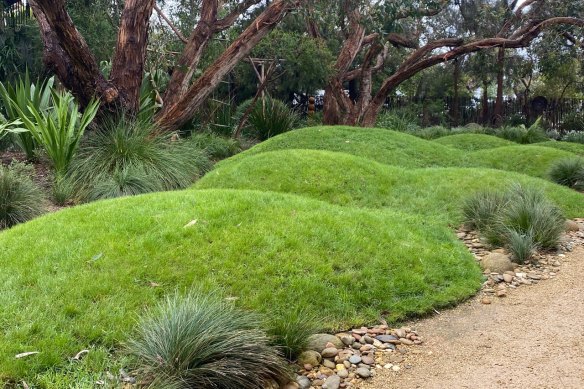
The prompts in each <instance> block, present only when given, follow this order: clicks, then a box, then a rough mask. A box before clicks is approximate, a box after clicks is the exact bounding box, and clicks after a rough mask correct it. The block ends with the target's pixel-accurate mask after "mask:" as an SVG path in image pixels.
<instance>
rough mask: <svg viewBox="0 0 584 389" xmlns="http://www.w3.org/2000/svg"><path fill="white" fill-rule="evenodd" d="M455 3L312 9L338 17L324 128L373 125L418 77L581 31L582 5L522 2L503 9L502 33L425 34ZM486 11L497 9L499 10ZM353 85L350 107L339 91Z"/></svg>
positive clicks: (346, 1)
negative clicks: (567, 29)
mask: <svg viewBox="0 0 584 389" xmlns="http://www.w3.org/2000/svg"><path fill="white" fill-rule="evenodd" d="M457 3H458V5H455V4H453V3H452V2H450V1H448V0H420V1H408V2H404V1H398V0H377V1H372V0H330V1H324V2H322V3H320V6H319V7H320V9H318V8H317V6H315V8H317V9H316V10H315V13H316V12H317V11H320V12H321V14H330V13H332V12H331V10H336V12H335V15H337V17H338V26H339V27H338V29H337V31H336V32H337V33H338V35H340V36H341V37H342V38H341V39H342V44H341V45H340V47H339V50H338V51H337V59H336V61H335V64H334V67H333V69H334V70H333V73H332V75H331V77H330V78H329V82H328V85H327V87H326V89H325V90H326V98H325V113H324V120H325V122H326V123H328V124H336V123H344V124H352V125H356V124H358V125H365V126H369V125H373V124H374V123H375V120H376V117H377V115H378V113H379V111H380V109H381V108H382V106H383V104H384V102H385V100H386V98H387V96H388V95H389V94H390V93H392V92H393V91H394V90H395V89H396V88H397V87H398V86H399V85H401V84H402V83H403V82H404V81H406V80H408V79H410V78H411V77H412V76H414V75H416V74H417V73H419V72H420V71H422V70H424V69H427V68H429V67H431V66H434V65H437V64H440V63H444V62H447V61H451V60H454V59H456V58H459V57H461V56H466V55H468V54H471V53H476V52H480V51H483V50H486V49H490V48H505V49H516V48H524V47H527V46H529V45H530V43H531V42H532V41H533V40H534V39H536V38H538V37H539V36H540V35H541V33H542V32H543V31H544V30H546V29H550V28H558V27H562V26H575V27H577V28H578V29H581V28H583V27H584V19H582V18H581V17H582V15H583V14H582V13H580V12H579V10H578V7H580V6H579V4H580V3H581V2H580V1H577V0H570V1H566V2H559V1H545V0H526V1H524V2H523V3H521V4H520V5H519V4H517V3H516V2H512V3H509V4H508V6H507V8H506V12H505V18H504V19H503V20H502V21H501V22H500V23H499V25H500V27H498V29H496V30H493V31H492V32H490V33H489V34H485V35H483V36H481V35H479V34H476V33H473V32H472V31H469V32H461V31H458V30H456V29H454V28H452V29H445V30H444V31H440V32H438V33H437V31H433V30H430V29H428V26H429V25H430V24H429V23H427V21H428V20H429V19H430V18H433V17H435V16H436V15H438V14H440V13H441V12H443V11H444V10H446V9H448V8H449V7H456V6H463V2H462V1H457ZM551 3H554V4H555V3H558V7H556V8H554V7H549V5H550V4H551ZM563 3H569V4H567V5H566V4H563ZM485 6H488V7H495V8H498V7H500V5H498V4H497V2H492V3H488V4H486V5H485ZM546 6H547V7H546ZM572 6H573V7H572ZM571 9H573V12H574V13H572V11H570V10H571ZM510 10H512V12H511V11H510ZM576 10H578V12H577V13H576ZM489 14H495V15H497V13H496V12H494V11H492V12H489V13H485V15H489ZM497 16H498V15H497ZM475 23H476V21H475ZM481 23H483V21H482V20H481ZM493 24H494V25H495V24H496V23H493ZM310 25H311V28H310V29H309V31H311V33H312V34H313V36H318V35H319V31H318V26H319V18H318V17H314V16H313V17H312V21H311V23H310ZM396 57H397V58H400V61H399V65H398V66H397V67H396V68H395V69H394V70H393V71H391V72H390V73H389V74H388V75H387V76H386V77H384V79H383V80H382V81H381V82H380V86H379V87H378V88H376V90H375V91H374V90H373V85H374V83H373V77H374V76H376V75H378V74H381V73H382V71H383V70H384V69H385V68H386V64H387V63H388V62H391V60H392V59H394V58H396ZM351 80H358V81H359V85H360V90H359V96H358V98H357V99H355V100H352V99H351V98H350V97H349V96H347V95H346V94H345V92H344V85H345V84H346V83H347V82H349V81H351Z"/></svg>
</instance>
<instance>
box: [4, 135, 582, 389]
mask: <svg viewBox="0 0 584 389" xmlns="http://www.w3.org/2000/svg"><path fill="white" fill-rule="evenodd" d="M473 142H474V141H473ZM461 143H466V144H467V145H468V144H471V143H472V142H470V141H469V140H466V141H464V142H461ZM451 146H453V145H451ZM479 146H480V145H478V144H477V145H474V146H472V147H471V146H465V147H463V148H466V150H460V149H457V148H455V147H450V146H445V145H441V144H440V143H438V142H435V141H426V140H422V139H419V138H416V137H414V136H411V135H407V134H403V133H398V132H394V131H388V130H382V129H360V128H359V129H357V128H349V127H315V128H307V129H301V130H296V131H293V132H290V133H287V134H284V135H282V136H278V137H275V138H272V139H270V140H269V141H267V142H264V143H262V144H259V145H257V146H255V147H254V148H252V149H250V150H248V151H246V152H244V153H242V154H239V155H237V156H235V157H233V158H230V159H228V160H225V161H223V162H221V163H219V164H218V165H217V167H216V169H215V170H213V171H212V172H210V173H209V174H207V176H205V177H204V178H203V179H202V180H201V181H199V183H197V184H196V185H195V186H194V187H193V188H190V189H188V190H184V191H176V192H165V193H155V194H150V195H143V196H138V197H130V198H121V199H116V200H108V201H100V202H95V203H91V204H88V205H84V206H80V207H74V208H70V209H66V210H63V211H60V212H56V213H53V214H50V215H46V216H44V217H41V218H38V219H36V220H33V221H32V222H29V223H26V224H23V225H19V226H16V227H14V228H12V229H10V230H7V231H4V232H1V233H0V266H1V268H2V272H0V283H1V285H3V287H2V289H0V291H1V292H0V305H1V306H2V310H0V327H1V328H2V332H3V337H1V338H0V385H1V384H2V383H3V380H4V382H8V381H11V382H14V381H18V380H20V379H24V378H26V380H27V382H28V383H29V385H33V386H31V387H44V388H69V387H76V388H81V387H83V388H91V387H93V386H92V385H93V383H94V382H95V380H96V379H97V377H100V376H101V375H100V374H102V373H103V371H104V370H105V369H106V368H107V369H110V370H112V371H116V369H118V368H119V367H120V366H123V365H124V363H125V362H124V359H123V357H122V354H121V353H119V351H120V349H121V345H122V344H123V342H124V340H126V339H127V337H128V334H129V333H130V332H131V330H132V328H133V327H134V325H135V323H136V321H137V320H138V319H139V318H140V316H141V314H142V313H143V312H144V311H145V310H146V309H147V308H148V307H150V306H152V305H153V303H154V302H156V301H158V300H159V299H160V298H161V297H162V296H165V295H167V294H169V293H174V292H175V291H179V292H184V291H186V290H188V289H189V288H191V287H197V288H202V289H204V290H206V291H209V292H212V293H213V292H221V293H223V294H224V295H226V296H230V297H233V298H234V299H235V301H236V304H237V305H238V306H240V307H243V308H246V309H251V310H254V311H259V312H262V313H264V314H266V315H267V316H270V315H282V314H286V313H289V312H296V311H298V310H303V309H308V310H309V311H310V312H315V313H317V314H318V320H319V323H318V324H319V325H320V327H321V329H323V330H330V331H335V330H341V329H347V328H349V327H351V326H355V325H362V324H371V323H377V322H378V321H379V319H380V318H381V317H384V318H386V319H387V320H389V321H390V322H395V321H399V320H403V319H405V318H408V317H412V316H417V315H423V314H425V313H427V312H431V311H432V310H433V309H436V308H439V307H444V306H448V305H452V304H455V303H457V302H459V301H461V300H464V299H465V298H468V297H469V296H472V295H473V294H474V293H475V292H476V291H477V290H478V288H479V287H480V284H481V281H482V275H481V271H480V269H479V267H478V266H477V264H476V262H475V260H474V258H473V257H472V255H471V254H470V253H469V252H468V250H467V249H466V247H465V246H464V245H463V244H462V243H461V242H460V241H459V240H458V239H457V238H456V236H455V235H454V233H453V232H452V227H453V226H457V225H458V224H459V223H460V222H461V214H460V208H461V204H462V202H463V201H464V199H465V198H466V197H468V196H470V195H471V194H472V193H473V192H475V191H478V190H482V189H486V188H488V189H498V188H501V189H503V188H505V187H507V186H508V185H510V184H512V183H514V182H521V183H524V184H526V185H531V186H535V187H540V188H542V189H543V190H544V191H545V192H546V193H547V195H548V196H549V197H550V198H551V199H553V200H554V201H556V202H557V203H558V204H559V205H560V206H561V207H562V209H563V210H564V212H565V214H566V215H567V216H583V215H584V201H582V195H581V194H579V193H577V192H575V191H572V190H570V189H567V188H564V187H561V186H558V185H556V184H553V183H551V182H549V181H546V180H544V179H541V178H536V177H530V176H529V175H533V176H538V175H539V176H542V177H543V176H544V173H543V172H545V171H546V170H547V168H548V167H547V164H549V163H551V162H552V161H553V160H554V159H556V158H560V157H564V156H566V155H574V154H571V153H569V152H567V151H562V150H556V149H553V148H550V147H542V146H504V145H502V146H501V147H497V148H490V149H485V148H484V147H483V149H482V150H477V151H469V149H472V150H476V149H479V148H481V147H479ZM522 158H524V159H525V161H524V160H523V159H522ZM493 167H496V168H498V169H501V170H495V169H492V168H493ZM508 170H509V171H508ZM511 170H514V171H515V172H513V171H511ZM522 173H524V174H522ZM528 174H529V175H528ZM86 348H87V349H91V350H92V351H91V352H90V356H88V358H87V359H86V360H85V361H84V362H82V363H81V364H78V363H71V362H70V358H71V357H72V356H74V355H75V354H76V353H77V352H78V351H79V350H82V349H86ZM28 351H39V352H40V353H39V354H36V355H32V356H29V357H27V358H23V359H16V358H15V355H17V354H19V353H22V352H28ZM88 377H91V378H88Z"/></svg>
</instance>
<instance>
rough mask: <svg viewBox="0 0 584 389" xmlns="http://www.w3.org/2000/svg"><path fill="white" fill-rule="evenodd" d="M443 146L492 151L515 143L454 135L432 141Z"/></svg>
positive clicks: (480, 136) (490, 138) (486, 137)
mask: <svg viewBox="0 0 584 389" xmlns="http://www.w3.org/2000/svg"><path fill="white" fill-rule="evenodd" d="M434 142H436V143H439V144H441V145H443V146H448V147H453V148H455V149H459V150H464V151H477V150H486V149H494V148H497V147H504V146H513V145H516V143H514V142H511V141H510V140H506V139H501V138H498V137H496V136H493V135H485V134H455V135H448V136H444V137H442V138H438V139H436V140H434Z"/></svg>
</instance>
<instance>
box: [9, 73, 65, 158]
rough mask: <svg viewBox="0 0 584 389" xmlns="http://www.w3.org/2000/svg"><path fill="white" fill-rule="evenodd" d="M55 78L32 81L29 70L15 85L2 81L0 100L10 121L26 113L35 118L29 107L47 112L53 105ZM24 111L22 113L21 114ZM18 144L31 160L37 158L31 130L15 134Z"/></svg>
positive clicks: (30, 117) (30, 118)
mask: <svg viewBox="0 0 584 389" xmlns="http://www.w3.org/2000/svg"><path fill="white" fill-rule="evenodd" d="M53 84H54V78H52V77H51V78H49V79H46V80H44V81H37V83H36V84H34V83H32V82H31V80H30V77H29V75H28V72H26V74H25V76H24V79H23V78H20V79H19V80H18V82H16V83H15V84H14V85H10V84H8V85H6V86H5V85H4V84H2V83H1V82H0V100H1V101H2V103H3V104H4V109H5V112H4V113H5V114H6V118H7V119H8V120H10V121H14V120H17V119H19V118H21V115H22V114H23V115H25V116H26V117H27V118H28V119H29V120H35V119H34V116H33V114H32V113H31V112H30V111H29V110H28V107H34V108H35V109H36V111H38V112H45V111H46V110H48V109H49V108H50V107H51V103H52V102H51V88H52V87H53ZM21 113H22V114H21ZM14 141H15V143H16V145H17V146H18V147H19V148H20V149H21V150H22V151H24V153H25V154H26V157H27V158H28V159H29V160H32V159H34V158H35V149H36V146H37V144H36V141H35V140H34V138H33V135H32V133H30V132H19V133H17V134H15V136H14Z"/></svg>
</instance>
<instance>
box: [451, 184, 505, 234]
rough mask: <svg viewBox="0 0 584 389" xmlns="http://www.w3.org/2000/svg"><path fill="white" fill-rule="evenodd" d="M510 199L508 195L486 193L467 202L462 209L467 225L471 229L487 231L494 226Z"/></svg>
mask: <svg viewBox="0 0 584 389" xmlns="http://www.w3.org/2000/svg"><path fill="white" fill-rule="evenodd" d="M508 202H509V198H508V196H507V194H506V193H501V192H495V191H485V192H479V193H477V194H476V195H474V196H473V197H469V198H468V199H466V200H465V202H464V205H463V207H462V214H463V215H464V220H465V224H466V225H467V226H468V227H469V228H474V229H477V230H486V229H488V228H489V227H490V226H492V225H493V224H495V221H496V219H497V217H498V216H499V215H500V214H501V212H502V211H503V209H505V207H506V206H507V203H508Z"/></svg>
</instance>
